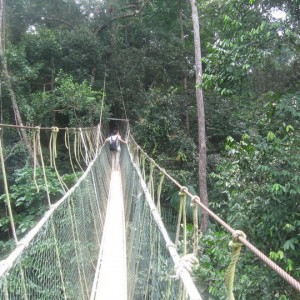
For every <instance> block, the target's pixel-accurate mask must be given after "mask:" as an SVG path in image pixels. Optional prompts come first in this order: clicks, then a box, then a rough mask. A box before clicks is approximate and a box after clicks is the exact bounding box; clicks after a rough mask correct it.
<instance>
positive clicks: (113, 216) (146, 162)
mask: <svg viewBox="0 0 300 300" xmlns="http://www.w3.org/2000/svg"><path fill="white" fill-rule="evenodd" d="M126 124H127V123H126ZM0 127H1V130H2V135H1V138H0V159H1V169H2V177H3V182H4V191H5V196H6V206H7V210H8V215H9V221H10V232H11V235H12V236H13V239H14V243H15V247H14V250H13V251H11V253H10V254H9V255H8V256H7V257H6V258H5V259H3V260H2V261H1V262H0V299H5V300H7V299H14V300H17V299H25V300H27V299H74V300H75V299H90V300H94V299H109V300H110V299H118V300H119V299H138V300H139V299H153V300H156V299H166V300H167V299H180V300H181V299H199V300H201V299H203V298H202V296H201V293H200V292H199V285H198V284H197V282H195V278H194V277H193V267H194V266H195V265H196V264H197V254H198V252H197V245H198V240H199V236H198V219H197V212H198V209H199V207H200V208H201V209H205V210H206V211H207V213H208V214H209V216H210V218H211V219H213V220H215V221H216V222H217V223H219V224H220V225H222V226H223V227H224V228H225V229H226V230H227V231H228V232H229V233H231V234H232V235H233V242H234V243H235V245H237V246H236V249H235V250H234V255H233V256H232V260H231V263H230V265H229V266H228V269H227V272H226V275H225V277H226V278H225V284H226V288H227V293H228V299H234V296H233V284H234V272H235V264H236V262H237V259H238V256H239V252H240V249H241V246H242V245H244V246H245V247H246V248H248V249H249V250H250V251H252V252H253V254H254V255H256V256H257V257H259V258H260V259H261V260H262V261H263V263H264V264H266V265H267V266H269V267H270V268H271V269H272V270H274V272H276V273H277V274H278V275H279V276H280V277H281V278H282V279H283V280H285V281H286V282H287V283H288V284H289V285H290V286H291V287H292V288H294V289H295V290H296V291H298V292H300V283H299V282H298V281H297V280H295V279H294V278H293V277H291V276H290V275H289V274H287V273H286V272H285V271H284V270H282V269H281V268H280V267H279V266H278V265H276V264H275V263H274V262H273V261H271V260H270V259H269V258H268V257H267V256H265V255H264V254H263V253H262V252H260V251H259V250H258V249H257V248H256V247H255V246H253V245H252V244H251V243H250V242H249V241H247V239H246V236H245V235H244V234H243V233H242V232H239V231H236V230H234V229H233V228H231V227H230V226H229V225H228V224H226V223H225V222H224V221H223V220H222V219H221V218H219V217H218V216H217V215H216V214H214V213H213V212H212V211H211V210H210V209H209V208H207V207H205V206H204V205H203V204H202V203H201V200H200V199H199V197H197V196H196V195H192V194H191V193H190V192H189V191H188V189H187V188H186V187H184V186H182V185H180V184H179V183H178V182H177V181H176V180H175V179H174V178H173V177H172V176H170V175H169V174H168V173H167V172H166V170H164V169H162V168H161V167H160V166H159V165H157V164H156V162H155V161H154V160H152V159H151V158H150V157H149V156H148V155H147V154H146V153H145V152H144V151H143V150H142V149H141V147H140V146H139V145H138V144H137V143H136V142H135V140H134V138H133V137H132V136H131V134H130V132H129V128H128V127H127V126H126V128H125V129H124V130H123V135H124V136H125V139H126V141H127V143H126V145H122V151H121V160H120V170H119V171H115V170H112V167H111V165H112V164H111V155H110V151H109V149H108V147H107V145H106V144H105V138H104V136H105V132H104V131H103V130H102V129H101V128H100V126H97V127H93V128H84V129H81V128H73V129H67V128H63V129H58V128H56V127H52V128H39V127H24V128H23V129H24V130H27V131H28V132H30V137H31V141H32V145H31V146H32V151H33V160H32V165H33V167H32V169H33V174H32V184H33V185H35V186H36V188H37V193H38V192H39V184H38V182H42V186H44V198H45V199H46V200H45V199H44V200H45V202H47V205H48V210H47V211H46V212H45V213H44V215H43V217H42V218H41V219H40V220H39V221H38V222H37V224H36V225H35V226H34V227H33V228H32V229H31V230H30V231H29V232H27V233H26V235H21V234H20V232H19V231H18V225H17V222H16V221H15V219H14V215H15V212H14V207H13V205H12V204H11V195H10V188H9V184H8V179H7V171H6V169H7V165H6V161H7V160H8V156H9V155H12V154H11V153H10V154H9V155H8V153H9V151H7V149H6V147H5V144H4V142H5V136H7V135H9V134H10V132H11V131H12V130H16V126H12V125H10V126H9V125H0ZM41 131H43V136H44V135H45V136H47V137H49V143H48V146H47V147H45V144H46V142H45V139H44V140H43V139H42V138H41V136H42V134H41ZM44 132H46V133H47V134H46V133H44ZM60 134H61V135H60ZM41 140H42V141H41ZM16 143H17V142H16ZM59 145H60V148H61V147H62V148H63V150H62V149H60V152H63V153H64V154H67V155H65V156H67V157H68V159H69V161H70V165H71V167H70V169H72V170H73V172H74V174H77V173H76V172H75V171H76V168H77V169H79V170H82V175H81V176H80V178H78V179H77V181H76V183H75V184H74V185H73V186H72V187H69V186H68V184H67V183H66V182H65V179H64V177H63V176H61V175H60V170H59V169H60V167H61V163H59V158H58V157H59V151H58V148H59ZM45 148H47V149H48V152H47V154H45ZM5 149H6V150H5ZM47 162H49V164H50V166H51V168H52V169H53V170H54V172H55V174H56V176H57V180H58V181H59V182H60V184H61V188H62V190H63V193H64V195H63V197H62V198H61V199H60V200H58V201H57V200H53V199H51V189H50V182H49V179H48V178H47V174H46V173H47V172H46V165H47ZM75 164H76V165H77V167H76V166H75ZM38 169H41V170H42V172H40V173H39V174H40V175H38V172H37V170H38ZM38 176H40V178H38ZM39 180H40V181H39ZM166 181H167V182H166ZM170 185H172V186H175V187H176V188H177V189H178V191H179V192H180V194H181V199H182V201H181V208H182V210H181V212H182V214H180V216H179V218H178V220H177V224H178V226H177V230H176V232H175V237H173V238H170V232H169V231H167V229H166V226H167V225H168V223H169V220H168V218H169V217H168V214H167V212H166V209H165V208H164V207H163V205H161V199H160V198H161V195H162V194H163V189H164V186H166V188H168V187H170ZM186 197H190V198H191V199H192V201H193V203H194V205H193V207H194V208H193V210H194V226H193V229H194V232H193V239H194V242H193V243H194V246H193V247H190V246H189V245H188V244H187V242H186V241H187V236H186V234H187V230H186V216H185V214H184V207H185V204H184V202H185V199H186ZM44 200H43V201H44ZM181 225H182V226H181ZM20 236H21V238H20ZM179 236H180V237H182V241H181V242H180V243H178V239H179ZM189 244H191V243H189Z"/></svg>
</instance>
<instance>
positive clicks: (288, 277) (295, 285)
mask: <svg viewBox="0 0 300 300" xmlns="http://www.w3.org/2000/svg"><path fill="white" fill-rule="evenodd" d="M130 139H131V141H132V142H133V144H134V146H135V147H136V148H137V150H138V151H137V152H140V153H142V154H143V157H145V158H147V159H148V161H150V162H151V164H154V165H155V166H156V168H157V169H158V170H159V171H160V172H162V173H164V175H165V176H166V177H167V178H168V179H169V180H170V181H172V182H173V183H174V184H175V185H176V186H177V187H178V188H179V190H180V191H183V192H184V193H186V194H187V195H188V196H189V197H191V199H192V201H193V203H195V204H197V205H199V206H200V207H201V208H202V209H204V210H205V211H206V212H207V213H208V214H209V215H210V216H211V217H212V218H213V219H214V220H215V221H217V222H218V223H219V224H220V225H222V226H223V227H224V228H225V229H226V230H227V231H228V232H230V233H231V234H232V236H233V237H234V238H235V239H236V241H238V242H240V243H242V244H243V245H244V246H245V247H247V248H248V249H249V250H250V251H251V252H252V253H254V254H255V255H256V256H257V257H258V258H259V259H260V260H262V261H263V262H264V263H265V264H266V265H267V266H268V267H270V268H271V269H272V270H273V271H275V272H276V273H277V274H278V275H279V276H280V277H281V278H282V279H284V280H285V281H286V282H287V283H288V284H290V285H291V286H292V287H293V288H295V289H296V290H297V291H298V292H300V283H299V282H298V281H297V280H296V279H295V278H293V277H292V276H291V275H289V274H288V273H287V272H286V271H284V270H283V269H282V268H280V267H279V266H278V265H277V264H276V263H274V262H273V261H272V260H271V259H270V258H268V257H267V256H266V255H265V254H263V253H262V252H261V251H260V250H259V249H257V248H256V247H255V246H254V245H253V244H252V243H250V242H249V241H248V240H247V239H246V238H245V237H244V236H243V235H238V236H236V230H234V229H233V228H232V227H231V226H230V225H228V224H227V223H226V222H225V221H224V220H222V219H221V218H220V217H219V216H218V215H216V214H215V213H214V212H213V211H212V210H210V209H209V208H208V207H207V206H205V205H204V204H203V203H202V202H201V200H200V198H199V197H198V196H196V195H193V194H191V193H190V192H189V191H188V190H187V189H184V186H182V185H181V184H180V183H178V181H176V180H175V179H174V178H173V177H172V176H171V175H169V174H168V173H167V172H166V170H165V169H163V168H162V167H160V166H159V165H158V164H157V163H156V162H155V161H154V160H153V159H152V158H151V157H149V155H148V154H147V153H146V152H145V151H144V150H143V149H142V148H141V147H140V146H139V145H138V144H137V142H136V141H135V139H134V138H133V136H132V135H131V136H130ZM143 164H144V162H143Z"/></svg>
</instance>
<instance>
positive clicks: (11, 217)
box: [0, 128, 18, 245]
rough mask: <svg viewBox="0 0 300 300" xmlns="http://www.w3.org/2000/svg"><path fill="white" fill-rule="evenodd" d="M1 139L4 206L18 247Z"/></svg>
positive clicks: (0, 157) (0, 155)
mask: <svg viewBox="0 0 300 300" xmlns="http://www.w3.org/2000/svg"><path fill="white" fill-rule="evenodd" d="M0 130H2V128H0ZM2 138H3V136H2V134H1V135H0V159H1V168H2V175H3V182H4V191H5V197H6V205H7V208H8V214H9V221H10V226H11V231H12V234H13V238H14V241H15V244H16V245H18V237H17V233H16V227H15V221H14V217H13V211H12V207H11V202H10V195H9V188H8V182H7V175H6V169H5V163H4V155H3V142H2Z"/></svg>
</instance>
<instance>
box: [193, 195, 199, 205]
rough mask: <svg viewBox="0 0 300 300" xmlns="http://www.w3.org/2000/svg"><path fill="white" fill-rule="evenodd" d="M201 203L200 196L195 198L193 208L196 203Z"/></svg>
mask: <svg viewBox="0 0 300 300" xmlns="http://www.w3.org/2000/svg"><path fill="white" fill-rule="evenodd" d="M200 202H201V200H200V198H199V197H198V196H193V197H192V202H191V206H194V205H195V204H196V203H200Z"/></svg>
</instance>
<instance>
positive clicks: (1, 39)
mask: <svg viewBox="0 0 300 300" xmlns="http://www.w3.org/2000/svg"><path fill="white" fill-rule="evenodd" d="M4 16H5V0H0V25H1V29H0V60H1V66H2V76H3V79H4V83H5V86H6V87H7V89H8V92H9V95H10V98H11V102H12V107H13V111H14V115H15V121H16V125H18V126H20V127H21V128H19V133H20V136H21V138H22V139H23V141H24V144H25V147H26V149H27V152H28V154H29V156H30V157H32V158H33V150H32V147H31V143H30V139H29V137H28V135H27V133H26V130H25V129H24V128H22V126H24V125H23V121H22V117H21V114H20V110H19V107H18V103H17V100H16V95H15V93H14V90H13V88H12V84H11V79H10V76H9V72H8V68H7V62H6V57H5V46H4V45H5V22H4Z"/></svg>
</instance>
